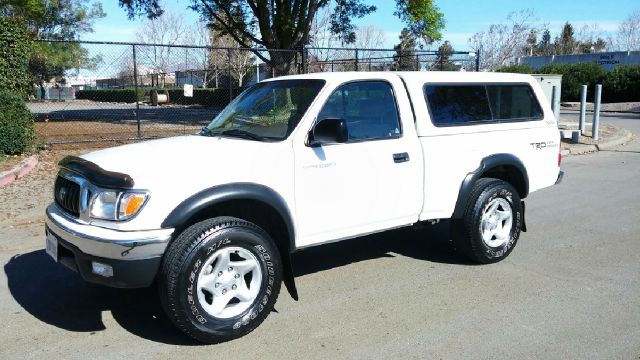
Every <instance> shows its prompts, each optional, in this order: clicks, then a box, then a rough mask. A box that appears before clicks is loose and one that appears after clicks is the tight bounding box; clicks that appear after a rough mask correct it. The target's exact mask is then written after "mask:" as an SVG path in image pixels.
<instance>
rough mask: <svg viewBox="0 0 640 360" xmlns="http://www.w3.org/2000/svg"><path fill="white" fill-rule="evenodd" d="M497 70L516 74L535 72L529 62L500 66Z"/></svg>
mask: <svg viewBox="0 0 640 360" xmlns="http://www.w3.org/2000/svg"><path fill="white" fill-rule="evenodd" d="M496 72H503V73H515V74H533V67H531V65H529V64H513V65H507V66H503V67H501V68H499V69H498V70H496Z"/></svg>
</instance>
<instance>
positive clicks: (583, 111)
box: [578, 85, 587, 135]
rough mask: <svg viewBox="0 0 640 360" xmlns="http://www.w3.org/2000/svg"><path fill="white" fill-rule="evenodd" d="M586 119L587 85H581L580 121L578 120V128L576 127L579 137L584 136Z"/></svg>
mask: <svg viewBox="0 0 640 360" xmlns="http://www.w3.org/2000/svg"><path fill="white" fill-rule="evenodd" d="M586 117H587V85H582V89H581V90H580V120H579V126H578V129H579V130H580V135H582V134H584V130H585V119H586Z"/></svg>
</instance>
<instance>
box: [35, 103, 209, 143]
mask: <svg viewBox="0 0 640 360" xmlns="http://www.w3.org/2000/svg"><path fill="white" fill-rule="evenodd" d="M27 107H28V108H29V111H30V112H31V113H32V114H34V116H35V118H36V133H37V136H38V139H39V141H41V142H42V143H53V144H56V143H66V142H87V141H101V140H109V139H114V140H126V139H133V138H136V137H138V136H139V135H140V136H141V137H145V138H151V137H158V136H171V135H182V134H194V133H197V132H198V131H199V130H200V129H202V127H203V126H205V125H207V124H208V123H209V122H210V121H211V120H213V118H214V117H215V116H216V115H217V114H218V112H219V111H220V109H217V108H212V107H206V106H199V105H191V106H181V105H163V106H150V105H148V104H140V105H139V109H138V108H137V107H136V104H127V103H106V102H96V101H88V100H73V101H63V102H56V101H47V102H30V103H28V104H27ZM138 120H139V121H140V133H138Z"/></svg>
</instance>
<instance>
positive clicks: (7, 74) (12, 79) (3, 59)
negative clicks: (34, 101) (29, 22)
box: [0, 17, 32, 98]
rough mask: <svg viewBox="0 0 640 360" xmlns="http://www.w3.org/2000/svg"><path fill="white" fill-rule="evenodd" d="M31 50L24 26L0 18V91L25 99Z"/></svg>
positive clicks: (27, 90)
mask: <svg viewBox="0 0 640 360" xmlns="http://www.w3.org/2000/svg"><path fill="white" fill-rule="evenodd" d="M31 48H32V44H31V37H30V35H29V32H28V31H27V29H26V27H25V26H24V24H22V23H20V22H19V21H16V20H14V19H10V18H5V17H0V89H5V90H8V91H10V92H13V93H15V94H17V95H19V96H21V97H23V98H26V96H27V94H28V93H29V88H30V84H31V77H30V75H29V72H28V71H27V65H28V64H29V57H30V55H31Z"/></svg>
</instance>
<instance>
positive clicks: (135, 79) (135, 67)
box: [132, 45, 142, 138]
mask: <svg viewBox="0 0 640 360" xmlns="http://www.w3.org/2000/svg"><path fill="white" fill-rule="evenodd" d="M132 47H133V86H134V89H135V95H134V98H135V101H136V123H137V124H138V138H141V137H142V136H141V133H140V102H139V101H138V62H137V61H136V46H135V45H132Z"/></svg>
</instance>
